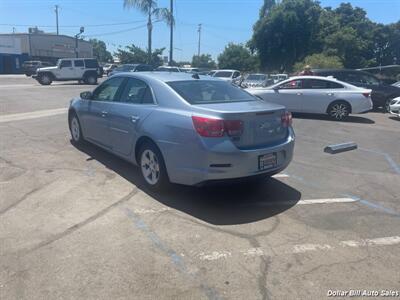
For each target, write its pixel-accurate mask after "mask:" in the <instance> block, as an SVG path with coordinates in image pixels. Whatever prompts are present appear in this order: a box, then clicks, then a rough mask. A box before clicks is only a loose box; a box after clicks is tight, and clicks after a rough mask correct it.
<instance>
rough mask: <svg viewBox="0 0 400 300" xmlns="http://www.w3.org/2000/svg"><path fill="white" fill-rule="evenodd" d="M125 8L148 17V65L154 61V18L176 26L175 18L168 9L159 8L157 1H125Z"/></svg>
mask: <svg viewBox="0 0 400 300" xmlns="http://www.w3.org/2000/svg"><path fill="white" fill-rule="evenodd" d="M124 8H126V9H129V8H136V9H138V10H139V11H141V12H142V13H143V14H145V15H146V16H147V32H148V35H147V51H148V63H149V64H150V63H151V60H152V51H151V33H152V31H153V17H154V18H156V20H158V21H165V22H166V23H167V24H168V25H171V24H174V17H173V16H172V14H171V12H170V11H169V10H168V9H167V8H160V7H158V6H157V1H156V0H124Z"/></svg>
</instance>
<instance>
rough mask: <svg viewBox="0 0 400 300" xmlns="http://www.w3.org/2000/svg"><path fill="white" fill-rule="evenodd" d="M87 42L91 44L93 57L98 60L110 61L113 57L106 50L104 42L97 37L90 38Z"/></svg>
mask: <svg viewBox="0 0 400 300" xmlns="http://www.w3.org/2000/svg"><path fill="white" fill-rule="evenodd" d="M89 42H90V43H91V44H92V46H93V57H95V58H97V60H98V61H100V62H112V61H113V58H112V55H111V53H110V52H109V51H107V47H106V44H105V43H104V42H103V41H101V40H98V39H90V40H89Z"/></svg>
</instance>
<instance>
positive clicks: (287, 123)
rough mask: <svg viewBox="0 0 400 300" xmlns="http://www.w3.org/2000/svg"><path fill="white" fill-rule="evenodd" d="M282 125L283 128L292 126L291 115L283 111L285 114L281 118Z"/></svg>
mask: <svg viewBox="0 0 400 300" xmlns="http://www.w3.org/2000/svg"><path fill="white" fill-rule="evenodd" d="M281 121H282V125H283V127H289V126H291V125H292V114H291V113H290V112H288V111H285V113H284V114H283V115H282V117H281Z"/></svg>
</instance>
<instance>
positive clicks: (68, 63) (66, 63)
mask: <svg viewBox="0 0 400 300" xmlns="http://www.w3.org/2000/svg"><path fill="white" fill-rule="evenodd" d="M60 67H61V68H68V67H72V62H71V61H70V60H63V61H61V65H60Z"/></svg>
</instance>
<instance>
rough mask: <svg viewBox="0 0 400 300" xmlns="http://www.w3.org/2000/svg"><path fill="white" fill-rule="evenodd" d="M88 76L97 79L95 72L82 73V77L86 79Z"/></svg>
mask: <svg viewBox="0 0 400 300" xmlns="http://www.w3.org/2000/svg"><path fill="white" fill-rule="evenodd" d="M90 75H92V76H94V77H96V78H97V73H96V72H95V71H86V72H85V73H83V77H88V76H90Z"/></svg>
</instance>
